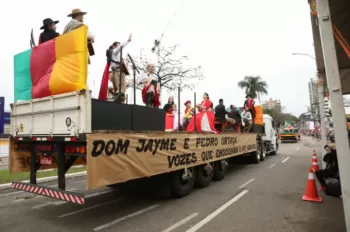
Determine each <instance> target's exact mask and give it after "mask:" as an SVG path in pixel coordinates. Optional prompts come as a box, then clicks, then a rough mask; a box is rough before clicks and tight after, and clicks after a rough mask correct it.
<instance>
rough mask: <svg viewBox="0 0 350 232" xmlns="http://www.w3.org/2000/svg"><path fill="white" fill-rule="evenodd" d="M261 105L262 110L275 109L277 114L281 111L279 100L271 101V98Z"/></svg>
mask: <svg viewBox="0 0 350 232" xmlns="http://www.w3.org/2000/svg"><path fill="white" fill-rule="evenodd" d="M261 105H262V107H263V108H264V109H270V110H271V109H276V110H277V111H278V112H281V111H282V104H281V101H280V100H272V98H270V99H269V100H267V101H264V102H263V103H262V104H261Z"/></svg>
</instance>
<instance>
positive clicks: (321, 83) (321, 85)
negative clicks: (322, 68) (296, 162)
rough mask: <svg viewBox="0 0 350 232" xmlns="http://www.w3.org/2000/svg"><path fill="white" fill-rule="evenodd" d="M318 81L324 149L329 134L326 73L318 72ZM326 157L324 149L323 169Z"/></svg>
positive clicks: (322, 144) (322, 145)
mask: <svg viewBox="0 0 350 232" xmlns="http://www.w3.org/2000/svg"><path fill="white" fill-rule="evenodd" d="M317 79H318V98H319V103H320V105H319V106H320V107H319V109H320V111H319V112H320V123H321V147H322V148H323V147H324V146H325V145H326V144H327V134H326V133H327V132H326V115H325V111H324V73H320V72H317ZM325 155H326V151H325V150H324V149H322V168H326V163H325V162H324V161H323V157H324V156H325Z"/></svg>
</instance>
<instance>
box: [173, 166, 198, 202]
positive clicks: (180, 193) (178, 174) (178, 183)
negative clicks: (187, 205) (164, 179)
mask: <svg viewBox="0 0 350 232" xmlns="http://www.w3.org/2000/svg"><path fill="white" fill-rule="evenodd" d="M188 170H189V171H191V172H192V177H189V179H188V180H183V179H182V175H183V174H184V171H185V169H182V170H179V171H175V172H173V173H171V196H172V197H174V198H181V197H184V196H186V195H188V194H189V193H190V192H192V189H193V186H194V182H195V180H196V169H195V168H189V169H188Z"/></svg>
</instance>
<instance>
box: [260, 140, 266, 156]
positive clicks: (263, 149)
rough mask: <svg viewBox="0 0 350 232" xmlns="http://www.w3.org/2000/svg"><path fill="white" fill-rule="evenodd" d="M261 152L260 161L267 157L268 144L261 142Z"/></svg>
mask: <svg viewBox="0 0 350 232" xmlns="http://www.w3.org/2000/svg"><path fill="white" fill-rule="evenodd" d="M260 154H261V155H260V161H264V160H265V158H266V144H265V143H263V142H261V149H260Z"/></svg>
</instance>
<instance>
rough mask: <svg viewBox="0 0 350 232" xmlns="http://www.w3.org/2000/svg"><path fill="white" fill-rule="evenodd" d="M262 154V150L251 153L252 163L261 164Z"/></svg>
mask: <svg viewBox="0 0 350 232" xmlns="http://www.w3.org/2000/svg"><path fill="white" fill-rule="evenodd" d="M260 152H261V150H260V151H259V150H256V151H254V152H252V153H250V162H251V163H253V164H258V163H260V159H261V158H260Z"/></svg>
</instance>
